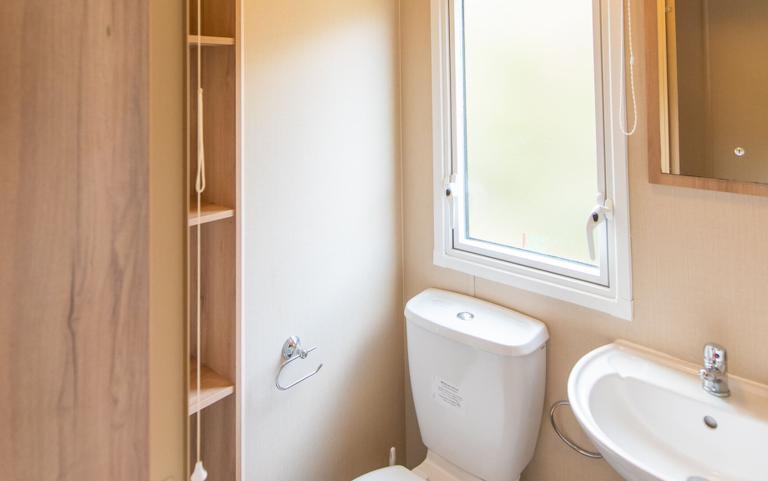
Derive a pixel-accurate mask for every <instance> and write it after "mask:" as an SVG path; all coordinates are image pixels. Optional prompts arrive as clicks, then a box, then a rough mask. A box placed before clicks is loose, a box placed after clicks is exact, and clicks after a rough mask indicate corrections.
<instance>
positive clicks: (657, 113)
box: [641, 0, 768, 197]
mask: <svg viewBox="0 0 768 481" xmlns="http://www.w3.org/2000/svg"><path fill="white" fill-rule="evenodd" d="M664 2H665V0H656V1H644V2H642V3H641V5H642V6H643V8H644V11H643V15H644V17H645V22H644V23H645V29H644V30H645V65H646V75H645V87H646V96H647V104H646V109H647V119H646V121H647V126H646V128H647V129H648V181H649V182H650V183H652V184H660V185H671V186H676V187H689V188H694V189H705V190H715V191H719V192H731V193H734V194H748V195H759V196H765V197H768V184H761V183H758V182H744V181H739V180H725V179H712V178H708V177H694V176H690V175H678V174H666V173H664V172H662V171H661V161H662V152H663V149H664V148H667V149H668V148H669V147H668V144H669V141H668V139H669V135H668V134H665V132H666V126H667V125H668V119H667V118H666V114H665V115H664V117H662V113H663V112H665V111H666V106H662V102H665V103H666V102H667V95H668V92H667V80H666V66H664V67H662V65H661V62H662V61H664V62H666V58H662V57H661V55H660V53H661V50H660V46H659V45H660V42H661V39H662V38H664V39H665V38H666V36H664V37H661V36H660V33H661V27H662V26H663V25H664V23H662V19H661V18H659V13H658V12H659V5H664ZM662 74H663V75H664V76H665V78H662V77H661V75H662ZM662 89H664V91H663V92H662ZM663 144H667V147H665V146H664V145H663Z"/></svg>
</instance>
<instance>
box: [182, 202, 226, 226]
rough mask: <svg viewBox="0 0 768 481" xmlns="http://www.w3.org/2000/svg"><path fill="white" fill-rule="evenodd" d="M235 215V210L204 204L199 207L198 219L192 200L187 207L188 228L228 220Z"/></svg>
mask: <svg viewBox="0 0 768 481" xmlns="http://www.w3.org/2000/svg"><path fill="white" fill-rule="evenodd" d="M234 215H235V209H232V208H229V207H224V206H221V205H216V204H208V203H204V204H203V205H202V206H201V207H200V217H199V218H198V217H197V207H196V206H195V201H194V199H193V200H192V202H191V203H190V206H189V217H188V219H189V222H188V223H189V226H190V227H192V226H195V225H198V224H207V223H208V222H216V221H217V220H222V219H229V218H230V217H232V216H234Z"/></svg>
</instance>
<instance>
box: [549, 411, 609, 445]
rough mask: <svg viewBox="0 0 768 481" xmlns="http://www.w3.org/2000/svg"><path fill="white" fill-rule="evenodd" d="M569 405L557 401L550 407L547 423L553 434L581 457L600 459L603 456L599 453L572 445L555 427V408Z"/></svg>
mask: <svg viewBox="0 0 768 481" xmlns="http://www.w3.org/2000/svg"><path fill="white" fill-rule="evenodd" d="M570 405H571V403H569V402H568V401H557V402H556V403H555V404H553V405H552V407H551V408H550V409H549V422H550V423H552V429H554V430H555V434H557V437H558V438H560V440H561V441H562V442H564V443H565V444H566V445H567V446H568V447H569V448H571V449H573V450H574V451H576V452H577V453H579V454H581V455H582V456H586V457H588V458H590V459H602V458H603V455H602V454H600V453H596V452H593V451H587V450H586V449H584V448H582V447H581V446H579V445H578V444H576V443H574V442H573V441H571V440H570V439H568V437H567V436H566V435H565V434H563V433H562V432H561V431H560V428H559V427H558V426H557V422H555V412H556V411H557V408H559V407H561V406H570Z"/></svg>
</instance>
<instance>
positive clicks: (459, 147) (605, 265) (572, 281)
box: [432, 0, 632, 320]
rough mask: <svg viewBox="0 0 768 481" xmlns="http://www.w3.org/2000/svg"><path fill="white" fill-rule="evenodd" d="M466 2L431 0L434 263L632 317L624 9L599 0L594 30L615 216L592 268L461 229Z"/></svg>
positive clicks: (606, 182) (602, 150) (608, 194)
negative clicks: (461, 13) (461, 11)
mask: <svg viewBox="0 0 768 481" xmlns="http://www.w3.org/2000/svg"><path fill="white" fill-rule="evenodd" d="M463 1H465V0H432V105H433V116H432V118H433V157H434V158H433V162H434V166H433V172H434V209H435V212H434V217H435V226H434V227H435V232H434V239H435V246H434V247H435V248H434V263H435V264H436V265H438V266H441V267H446V268H450V269H455V270H458V271H461V272H464V273H467V274H471V275H473V276H477V277H481V278H485V279H489V280H492V281H496V282H500V283H503V284H507V285H510V286H513V287H516V288H520V289H525V290H528V291H531V292H535V293H538V294H542V295H545V296H549V297H553V298H556V299H560V300H563V301H567V302H571V303H574V304H578V305H581V306H584V307H588V308H591V309H595V310H598V311H602V312H605V313H608V314H610V315H612V316H615V317H618V318H621V319H626V320H631V319H632V285H631V284H632V272H631V252H630V237H629V189H628V170H627V157H628V155H627V138H626V136H625V135H624V133H623V132H622V130H621V128H620V124H619V116H620V115H621V114H622V112H623V106H622V104H623V103H624V102H625V89H624V85H623V83H624V75H623V69H624V65H625V64H624V52H623V49H624V47H623V10H622V9H621V8H616V7H617V5H616V2H615V0H593V11H594V18H595V24H596V25H600V28H599V29H595V58H596V59H597V60H596V69H595V71H596V75H595V79H596V98H597V106H596V111H597V120H598V128H597V132H598V138H597V146H598V158H599V159H600V158H601V159H602V160H603V163H604V169H598V184H599V185H600V188H601V190H602V191H603V194H604V198H603V199H599V200H598V201H599V202H604V201H605V200H606V199H608V200H610V202H611V215H610V216H609V219H607V220H605V221H603V222H602V224H601V225H599V226H598V228H597V229H596V232H597V243H596V245H597V249H596V252H597V264H598V266H599V267H593V266H589V265H586V264H583V265H579V264H578V263H575V262H571V261H568V260H559V259H557V258H554V257H550V256H545V255H541V254H537V253H534V252H530V251H525V250H522V249H514V248H508V247H504V246H494V245H493V244H491V243H488V242H483V241H474V240H472V239H468V238H467V237H468V236H467V235H466V232H464V231H463V229H465V223H464V222H459V217H460V215H459V213H460V212H464V209H465V205H464V201H465V198H466V197H465V195H464V193H463V186H464V185H465V183H464V181H465V179H464V178H463V175H464V169H463V165H461V162H462V161H463V159H462V158H461V157H460V156H463V152H464V138H463V136H464V132H463V128H459V125H461V126H462V127H463V117H464V113H463V111H462V109H463V105H464V102H463V97H462V94H461V93H460V92H463V85H462V82H463V72H461V73H462V75H459V68H460V67H459V66H461V67H463V61H462V59H461V55H462V49H461V48H460V47H459V46H457V45H456V42H457V41H458V40H459V36H460V35H461V34H462V32H461V28H462V25H461V20H460V19H459V18H458V15H454V12H456V11H458V10H457V8H458V7H459V6H460V5H461V4H462V2H463ZM469 1H471V0H469ZM612 4H613V5H612ZM459 119H462V120H461V121H460V120H459ZM448 191H450V192H451V195H447V192H448ZM588 214H589V213H588V212H585V213H584V215H585V218H584V219H585V225H586V221H587V215H588ZM585 235H586V233H585Z"/></svg>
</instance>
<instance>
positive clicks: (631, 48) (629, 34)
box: [619, 0, 637, 137]
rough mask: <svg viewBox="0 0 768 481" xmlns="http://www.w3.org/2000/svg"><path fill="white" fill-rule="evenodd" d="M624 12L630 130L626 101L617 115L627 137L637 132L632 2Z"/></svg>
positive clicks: (622, 103) (622, 46)
mask: <svg viewBox="0 0 768 481" xmlns="http://www.w3.org/2000/svg"><path fill="white" fill-rule="evenodd" d="M624 11H625V12H626V18H627V21H626V28H627V32H626V34H627V35H625V32H624V30H623V29H624V15H622V22H621V25H622V32H621V53H622V56H623V55H624V37H625V36H627V37H628V41H629V85H630V90H631V92H632V117H633V121H632V128H631V129H629V130H627V125H626V124H627V119H626V112H625V109H626V105H625V104H626V101H624V102H621V110H620V114H619V126H620V128H621V132H622V133H623V134H624V135H626V136H627V137H629V136H630V135H633V134H634V133H635V131H636V130H637V92H636V90H635V46H634V42H633V36H634V35H633V31H632V0H627V4H626V9H625V10H624ZM625 68H626V67H625V66H624V65H622V67H621V88H622V91H626V73H625V71H624V70H625Z"/></svg>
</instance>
